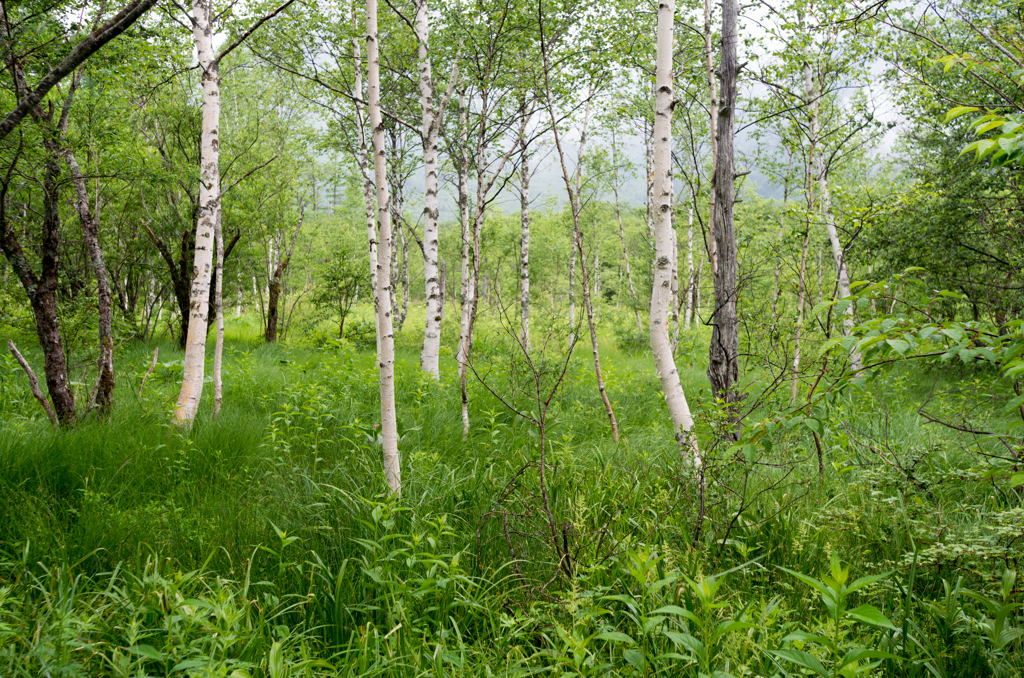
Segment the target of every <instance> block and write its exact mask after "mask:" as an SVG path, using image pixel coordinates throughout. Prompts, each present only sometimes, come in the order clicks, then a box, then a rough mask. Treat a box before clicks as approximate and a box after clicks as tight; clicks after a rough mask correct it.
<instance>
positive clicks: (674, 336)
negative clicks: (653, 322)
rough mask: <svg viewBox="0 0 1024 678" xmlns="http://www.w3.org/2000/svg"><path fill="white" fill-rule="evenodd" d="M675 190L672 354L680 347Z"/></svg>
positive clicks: (673, 211) (673, 213)
mask: <svg viewBox="0 0 1024 678" xmlns="http://www.w3.org/2000/svg"><path fill="white" fill-rule="evenodd" d="M675 213H676V210H675V190H673V191H672V211H671V213H670V214H671V215H672V220H671V222H670V225H671V228H672V287H671V291H672V296H671V301H670V303H671V304H672V306H671V308H670V309H669V327H670V330H671V332H672V355H675V353H676V349H678V348H679V234H678V233H677V232H676V225H675Z"/></svg>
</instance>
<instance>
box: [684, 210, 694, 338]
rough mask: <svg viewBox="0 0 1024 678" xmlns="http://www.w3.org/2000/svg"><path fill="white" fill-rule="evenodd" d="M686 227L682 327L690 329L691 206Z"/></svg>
mask: <svg viewBox="0 0 1024 678" xmlns="http://www.w3.org/2000/svg"><path fill="white" fill-rule="evenodd" d="M686 221H687V226H686V292H685V294H686V298H685V299H684V300H683V303H684V304H685V306H684V307H683V326H684V327H685V328H686V329H690V323H691V322H693V279H694V277H693V206H692V205H691V206H690V210H689V212H688V216H687V219H686Z"/></svg>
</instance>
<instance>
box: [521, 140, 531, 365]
mask: <svg viewBox="0 0 1024 678" xmlns="http://www.w3.org/2000/svg"><path fill="white" fill-rule="evenodd" d="M519 143H520V145H521V146H522V149H523V150H522V152H521V158H522V159H521V161H520V165H519V177H520V182H519V183H520V186H519V188H520V191H519V199H520V200H519V215H520V224H521V227H522V228H521V231H520V236H519V320H520V324H521V325H522V342H523V347H524V348H525V349H526V351H527V352H529V351H530V152H529V149H528V148H527V147H526V141H525V140H524V139H520V140H519Z"/></svg>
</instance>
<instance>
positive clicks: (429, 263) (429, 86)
mask: <svg viewBox="0 0 1024 678" xmlns="http://www.w3.org/2000/svg"><path fill="white" fill-rule="evenodd" d="M428 35H429V24H428V14H427V0H417V2H416V39H417V41H418V43H419V60H420V66H419V71H420V82H419V85H420V107H421V108H422V111H423V119H422V130H421V132H420V134H421V136H422V142H423V183H424V206H423V279H424V283H425V295H426V321H425V323H424V328H423V349H422V350H421V351H420V368H421V369H422V370H423V371H424V372H426V373H427V374H429V375H430V376H432V377H433V378H434V379H438V378H440V366H439V360H440V355H441V319H442V317H443V314H444V309H443V308H442V307H441V305H442V303H443V302H442V299H443V292H442V290H441V285H440V273H439V269H438V253H437V250H438V232H437V220H438V217H439V216H440V208H439V206H438V196H437V192H438V188H437V158H438V149H437V137H438V133H439V132H440V129H441V116H442V115H443V113H444V103H442V104H441V106H440V107H438V108H437V109H436V110H435V107H434V83H433V80H432V79H431V64H430V53H429V48H428V42H427V39H428ZM457 77H458V73H457V71H455V70H454V69H453V72H452V76H451V81H450V82H449V90H448V94H447V96H446V97H445V103H447V100H448V97H450V96H451V87H452V86H453V85H454V84H455V80H456V78H457Z"/></svg>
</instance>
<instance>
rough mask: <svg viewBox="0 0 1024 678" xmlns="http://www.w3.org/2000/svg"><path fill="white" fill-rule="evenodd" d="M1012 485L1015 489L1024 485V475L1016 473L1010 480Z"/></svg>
mask: <svg viewBox="0 0 1024 678" xmlns="http://www.w3.org/2000/svg"><path fill="white" fill-rule="evenodd" d="M1010 485H1012V486H1013V487H1019V486H1021V485H1024V473H1014V474H1013V477H1011V478H1010Z"/></svg>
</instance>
